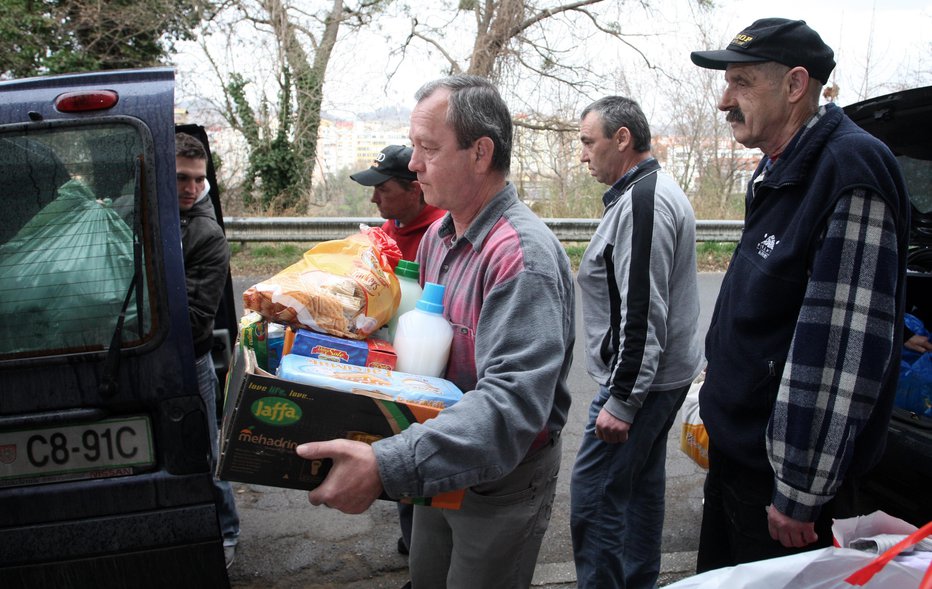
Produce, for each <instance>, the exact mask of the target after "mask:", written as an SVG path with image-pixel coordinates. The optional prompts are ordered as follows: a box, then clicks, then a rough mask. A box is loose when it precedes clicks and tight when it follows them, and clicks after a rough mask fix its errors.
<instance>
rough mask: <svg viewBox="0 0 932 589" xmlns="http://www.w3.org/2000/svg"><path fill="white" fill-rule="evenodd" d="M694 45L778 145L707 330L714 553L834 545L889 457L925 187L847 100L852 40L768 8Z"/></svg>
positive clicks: (755, 182)
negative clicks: (846, 48) (853, 116)
mask: <svg viewBox="0 0 932 589" xmlns="http://www.w3.org/2000/svg"><path fill="white" fill-rule="evenodd" d="M691 58H692V61H693V63H695V64H696V65H698V66H700V67H704V68H710V69H718V70H725V83H726V85H725V90H724V93H723V94H722V97H721V100H720V102H719V105H718V108H719V109H720V110H722V111H725V112H727V113H728V116H727V120H728V122H729V123H731V127H732V132H733V134H734V137H735V140H737V141H738V142H739V143H741V144H743V145H745V146H746V147H756V148H759V149H760V150H761V151H762V152H763V153H764V157H763V159H762V161H761V163H760V164H759V166H758V168H757V170H756V171H755V173H754V176H753V177H752V180H751V182H750V183H749V185H748V189H747V194H746V198H745V201H746V202H745V206H746V211H745V221H744V223H745V227H744V232H743V234H742V236H741V240H740V241H739V243H738V247H737V249H736V250H735V254H734V257H733V258H732V260H731V264H730V266H729V268H728V272H727V274H726V275H725V279H724V281H723V283H722V289H721V292H720V293H719V296H718V301H717V302H716V305H715V310H714V313H713V317H712V322H711V325H710V328H709V331H708V334H707V336H706V345H705V350H706V357H707V360H708V366H707V373H706V380H705V383H704V384H703V387H702V391H701V394H700V413H701V415H702V419H703V421H704V423H705V426H706V429H707V430H708V432H709V438H710V448H709V474H708V477H707V479H706V486H705V503H704V507H703V518H702V531H701V534H700V541H699V557H698V564H697V569H698V570H699V571H700V572H701V571H705V570H709V569H714V568H719V567H724V566H730V565H735V564H738V563H742V562H748V561H754V560H761V559H765V558H772V557H777V556H783V555H786V554H790V553H794V552H798V551H803V550H811V549H813V548H816V547H820V546H829V545H831V542H832V535H831V523H832V518H840V517H849V516H853V515H858V514H859V513H860V509H859V507H858V497H857V486H858V479H859V478H860V476H861V475H862V474H864V473H865V472H866V471H867V470H868V469H870V468H871V467H872V466H873V465H874V464H875V463H876V462H877V461H878V459H879V458H880V456H881V453H882V451H883V446H884V440H885V436H886V430H887V423H888V421H889V418H890V413H891V408H892V404H893V397H894V391H895V388H896V381H897V377H898V370H899V354H900V347H901V344H902V341H903V340H902V330H903V301H904V289H905V268H906V245H907V237H908V228H909V201H908V199H907V194H906V188H905V184H904V180H903V177H902V175H901V173H900V170H899V167H898V164H897V162H896V159H895V158H894V156H893V154H892V153H890V151H889V149H887V148H886V147H885V146H884V145H883V144H882V143H881V142H880V141H878V140H876V139H875V138H873V137H871V136H870V135H869V134H867V133H866V132H864V131H862V130H861V129H859V128H858V127H857V126H856V125H855V124H854V123H853V122H852V121H851V120H850V119H848V117H846V116H845V115H844V113H843V112H842V110H841V109H840V108H838V107H837V106H836V105H834V104H825V105H822V106H820V105H819V99H820V97H821V93H822V86H823V84H825V83H826V82H827V81H828V77H829V74H830V73H831V71H832V70H833V69H834V67H835V61H834V54H833V52H832V50H831V48H829V47H828V46H827V45H826V44H825V43H824V42H823V41H822V39H821V37H819V35H818V33H816V32H815V31H814V30H812V29H811V28H810V27H809V26H807V25H806V23H805V22H803V21H799V20H796V21H794V20H787V19H782V18H767V19H762V20H758V21H756V22H754V23H753V24H752V25H751V26H749V27H748V28H746V29H744V30H743V31H741V32H740V33H738V34H737V35H736V36H735V38H734V40H732V42H731V43H730V44H729V45H728V48H727V49H724V50H721V51H695V52H693V53H692V54H691Z"/></svg>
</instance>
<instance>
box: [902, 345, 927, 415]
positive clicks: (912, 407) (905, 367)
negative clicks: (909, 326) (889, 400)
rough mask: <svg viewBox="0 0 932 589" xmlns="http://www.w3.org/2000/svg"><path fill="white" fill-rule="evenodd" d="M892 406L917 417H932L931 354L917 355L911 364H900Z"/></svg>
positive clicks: (904, 362)
mask: <svg viewBox="0 0 932 589" xmlns="http://www.w3.org/2000/svg"><path fill="white" fill-rule="evenodd" d="M894 405H896V406H897V407H899V408H901V409H906V410H907V411H912V412H913V413H916V414H917V415H924V416H926V417H932V354H930V353H929V352H926V353H924V354H920V355H919V359H918V360H916V361H914V362H913V363H911V364H910V363H909V362H906V361H903V362H901V363H900V380H899V382H898V383H897V385H896V399H895V401H894Z"/></svg>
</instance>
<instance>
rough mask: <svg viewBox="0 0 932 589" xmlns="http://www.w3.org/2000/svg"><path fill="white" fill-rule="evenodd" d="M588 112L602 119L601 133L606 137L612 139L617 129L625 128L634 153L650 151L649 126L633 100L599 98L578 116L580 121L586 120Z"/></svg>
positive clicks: (612, 97) (622, 97)
mask: <svg viewBox="0 0 932 589" xmlns="http://www.w3.org/2000/svg"><path fill="white" fill-rule="evenodd" d="M590 112H594V113H597V114H598V115H599V117H600V118H601V119H602V133H604V134H605V136H606V137H612V136H613V135H614V134H615V133H616V132H618V129H621V128H622V127H627V128H628V131H630V132H631V138H632V139H633V140H634V142H633V147H634V151H636V152H638V153H644V152H646V151H650V125H649V124H648V123H647V117H645V116H644V111H642V110H641V107H640V106H639V105H638V103H637V102H635V101H634V100H632V99H630V98H626V97H624V96H606V97H604V98H600V99H598V100H596V101H595V102H593V103H592V104H590V105H589V106H587V107H586V108H584V109H583V111H582V114H581V115H579V118H580V120H582V119H584V118H586V115H588V114H589V113H590Z"/></svg>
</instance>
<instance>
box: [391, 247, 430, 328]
mask: <svg viewBox="0 0 932 589" xmlns="http://www.w3.org/2000/svg"><path fill="white" fill-rule="evenodd" d="M420 274H421V267H420V266H419V265H418V263H417V262H409V261H408V260H399V261H398V265H397V266H395V276H397V277H398V284H399V285H400V286H401V302H400V303H398V310H397V311H396V312H395V315H394V316H393V317H392V318H391V319H390V320H389V322H388V326H387V334H388V341H389V342H391V343H392V344H394V342H395V333H397V331H398V319H400V318H401V316H402V315H404V314H405V313H407V312H408V311H410V310H412V309H414V306H415V305H416V304H417V302H418V301H419V300H420V299H421V295H423V294H424V290H423V289H422V288H421V285H420V284H419V283H418V278H419V277H420Z"/></svg>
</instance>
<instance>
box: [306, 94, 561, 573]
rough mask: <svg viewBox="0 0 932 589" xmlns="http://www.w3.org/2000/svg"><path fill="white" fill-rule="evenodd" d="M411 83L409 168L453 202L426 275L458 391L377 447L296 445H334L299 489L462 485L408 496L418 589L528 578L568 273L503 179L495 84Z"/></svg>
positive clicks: (316, 455)
mask: <svg viewBox="0 0 932 589" xmlns="http://www.w3.org/2000/svg"><path fill="white" fill-rule="evenodd" d="M415 97H416V98H417V101H418V102H417V105H416V106H415V108H414V111H413V112H412V113H411V129H410V137H411V142H412V145H413V153H412V155H411V163H410V164H409V167H410V168H411V170H412V171H414V172H416V173H417V179H418V183H419V184H420V185H421V187H422V189H423V191H424V199H425V200H426V201H427V203H428V204H431V205H433V206H436V207H438V208H441V209H445V210H447V211H449V212H448V213H447V215H446V216H445V217H444V218H443V219H441V220H440V221H438V222H436V223H434V224H433V225H431V227H430V229H428V230H427V233H426V234H425V235H424V238H423V240H422V242H421V247H420V251H419V254H418V262H419V263H420V266H421V280H422V281H423V282H428V281H429V282H434V283H439V284H442V285H444V286H445V287H446V289H445V292H444V301H443V302H444V315H445V317H446V318H447V319H448V320H449V321H450V323H452V324H453V326H454V337H453V344H452V348H451V350H450V359H449V363H448V364H447V369H446V373H445V377H446V378H447V379H448V380H450V381H452V382H453V383H455V384H456V385H457V386H458V387H459V388H460V389H461V390H463V391H464V392H465V395H464V396H463V398H462V399H461V400H460V401H458V402H457V403H456V404H455V405H453V406H451V407H449V408H447V409H444V410H443V411H441V412H440V413H439V414H438V415H437V417H435V418H433V419H430V420H428V421H427V422H425V423H423V424H414V425H412V426H411V427H410V428H408V429H406V430H405V431H403V432H401V433H400V434H398V435H396V436H392V437H390V438H387V439H384V440H380V441H378V442H376V443H374V444H373V445H372V446H368V445H366V444H363V443H361V442H353V441H349V440H333V441H329V442H319V443H311V444H304V445H301V446H299V447H298V449H297V452H298V454H299V455H300V456H302V457H303V458H306V459H308V460H316V459H322V458H332V459H333V468H332V470H331V471H330V474H329V475H328V476H327V479H326V480H325V481H324V483H323V484H322V485H321V486H320V487H318V488H317V489H315V490H314V491H311V493H310V497H309V498H310V501H311V503H312V504H314V505H319V504H324V505H328V506H330V507H334V508H336V509H340V510H341V511H344V512H347V513H359V512H362V511H365V510H366V509H368V508H369V506H370V505H371V504H372V502H373V501H374V500H375V499H376V498H377V497H379V495H380V494H381V493H383V492H384V493H385V494H386V495H388V496H389V497H392V498H396V499H401V498H405V497H419V496H426V497H429V496H433V495H435V494H437V493H441V492H444V491H450V490H454V489H462V488H467V491H466V495H465V498H464V499H463V503H462V507H461V508H460V509H459V510H445V509H435V508H432V507H422V506H415V510H414V528H413V533H412V538H411V554H410V570H411V581H412V584H413V587H414V588H415V589H418V588H427V589H432V588H436V587H447V588H449V589H454V588H463V589H467V588H468V589H476V588H489V589H497V588H499V587H528V586H529V585H530V583H531V579H532V577H533V574H534V567H535V564H536V562H537V555H538V552H539V550H540V545H541V541H542V540H543V536H544V533H545V532H546V530H547V526H548V524H549V519H550V512H551V508H552V505H553V499H554V495H555V492H556V480H557V473H558V472H559V469H560V432H561V430H562V428H563V425H564V424H565V423H566V416H567V411H568V409H569V405H570V393H569V390H568V389H567V385H566V377H567V374H568V372H569V369H570V365H571V364H572V353H573V342H574V339H575V327H574V300H573V299H574V288H573V275H572V271H571V269H570V264H569V259H568V257H567V255H566V252H565V251H564V249H563V247H562V245H561V244H560V242H559V241H558V240H557V239H556V237H554V235H553V233H551V232H550V230H549V229H548V228H547V226H546V225H545V224H544V223H543V221H541V220H540V218H538V217H537V215H535V214H534V213H533V212H532V211H531V210H530V209H529V208H528V207H527V206H526V205H525V204H524V203H522V202H521V201H520V200H519V199H518V194H517V191H516V190H515V187H514V185H513V184H511V183H510V182H508V180H507V177H508V173H509V169H510V164H511V145H512V125H511V116H510V113H509V112H508V108H507V106H506V105H505V103H504V101H503V100H502V98H501V96H500V95H499V93H498V90H497V89H496V88H495V87H494V86H493V85H492V84H491V83H490V82H489V81H488V80H485V79H483V78H479V77H475V76H452V77H449V78H443V79H441V80H437V81H434V82H431V83H428V84H427V85H425V86H424V87H422V88H421V89H420V90H419V91H418V92H417V94H416V95H415Z"/></svg>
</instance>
